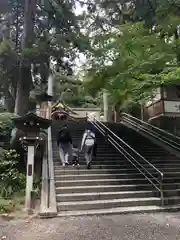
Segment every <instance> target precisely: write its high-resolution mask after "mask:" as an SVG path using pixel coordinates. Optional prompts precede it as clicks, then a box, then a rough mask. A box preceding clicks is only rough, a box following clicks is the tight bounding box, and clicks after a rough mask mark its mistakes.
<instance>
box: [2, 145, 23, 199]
mask: <svg viewBox="0 0 180 240" xmlns="http://www.w3.org/2000/svg"><path fill="white" fill-rule="evenodd" d="M18 159H19V155H18V154H17V153H16V150H4V149H2V148H0V195H1V196H2V197H4V198H7V197H11V196H12V195H13V194H14V193H15V192H19V191H21V190H22V189H25V181H26V177H25V175H24V174H22V173H20V172H19V171H18V170H17V168H16V165H17V163H18Z"/></svg>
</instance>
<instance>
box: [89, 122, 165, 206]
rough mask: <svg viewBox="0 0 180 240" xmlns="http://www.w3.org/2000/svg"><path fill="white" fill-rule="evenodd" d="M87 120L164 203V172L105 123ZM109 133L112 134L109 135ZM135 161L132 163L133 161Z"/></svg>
mask: <svg viewBox="0 0 180 240" xmlns="http://www.w3.org/2000/svg"><path fill="white" fill-rule="evenodd" d="M88 119H89V121H90V122H91V123H92V124H93V125H94V126H95V127H96V129H97V130H98V131H99V132H100V133H101V134H102V135H104V136H106V137H107V138H108V141H109V142H110V143H111V144H112V145H113V146H114V147H115V148H116V149H117V150H118V151H119V152H120V153H121V154H123V156H124V157H125V158H126V159H127V160H128V161H129V162H131V164H132V165H133V166H134V167H135V168H136V169H137V170H138V171H139V172H140V173H141V174H142V175H143V176H144V177H145V178H146V179H147V180H148V181H149V182H150V183H151V184H152V185H153V186H154V187H155V188H156V189H157V190H158V191H159V192H160V197H161V204H162V206H163V205H164V193H163V180H164V174H163V173H162V172H161V171H160V170H159V169H157V168H156V167H155V166H154V165H153V164H151V163H150V162H149V161H148V160H147V159H145V158H144V157H143V156H142V155H140V154H139V153H138V152H136V151H135V150H134V149H133V148H131V147H130V146H129V145H128V144H127V143H126V142H124V141H123V140H122V139H121V138H120V137H118V136H117V135H116V134H115V133H114V132H112V131H111V130H110V129H109V128H108V127H107V126H106V125H105V124H103V123H102V122H100V121H98V120H97V119H96V118H94V119H93V120H91V119H90V118H88ZM108 132H109V133H111V134H112V135H113V137H112V136H110V135H109V134H108ZM114 137H115V138H116V139H118V140H119V141H120V142H121V143H123V144H124V145H125V146H126V147H127V148H128V149H130V150H131V151H132V152H133V153H135V154H136V156H139V157H140V158H141V159H142V160H143V161H145V162H146V163H148V164H149V166H151V167H152V168H153V170H155V171H156V172H157V174H159V176H160V179H161V181H158V179H157V178H155V177H154V176H153V175H152V174H151V173H150V172H149V171H148V170H147V169H146V168H145V167H144V166H143V165H142V164H141V163H140V162H139V161H137V160H136V159H135V158H134V157H133V156H132V155H131V154H130V153H129V152H127V151H126V150H125V149H124V147H122V146H121V145H120V144H119V143H118V142H117V141H116V140H115V139H114ZM133 161H134V162H135V163H134V162H133ZM136 164H138V165H139V166H140V167H141V169H143V170H144V171H145V172H146V173H144V172H142V171H141V169H140V168H139V167H138V166H137V165H136ZM147 175H149V176H150V177H151V178H152V179H154V180H155V181H156V183H157V184H159V187H158V186H157V185H156V184H155V183H154V182H153V181H152V180H151V179H150V178H149V177H148V176H147Z"/></svg>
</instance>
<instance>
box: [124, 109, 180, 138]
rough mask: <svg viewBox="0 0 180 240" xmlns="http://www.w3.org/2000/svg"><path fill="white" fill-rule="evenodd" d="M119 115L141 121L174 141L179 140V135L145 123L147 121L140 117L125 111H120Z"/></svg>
mask: <svg viewBox="0 0 180 240" xmlns="http://www.w3.org/2000/svg"><path fill="white" fill-rule="evenodd" d="M121 116H126V117H128V118H130V119H133V120H134V121H136V122H139V123H142V124H144V125H146V126H149V127H150V128H153V129H155V130H157V131H159V132H161V133H163V134H165V135H169V136H171V137H172V138H174V139H175V140H176V141H177V139H178V140H179V141H180V137H178V136H175V135H173V134H172V133H170V132H167V131H165V130H163V129H161V128H158V127H156V126H153V125H152V124H149V123H147V122H145V121H143V120H141V119H138V118H136V117H134V116H132V115H130V114H127V113H124V112H123V113H122V114H121Z"/></svg>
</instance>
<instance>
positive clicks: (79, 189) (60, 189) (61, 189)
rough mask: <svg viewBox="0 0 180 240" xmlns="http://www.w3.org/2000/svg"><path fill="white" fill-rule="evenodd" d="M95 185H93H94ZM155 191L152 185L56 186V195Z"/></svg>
mask: <svg viewBox="0 0 180 240" xmlns="http://www.w3.org/2000/svg"><path fill="white" fill-rule="evenodd" d="M92 184H93V183H92ZM152 189H153V190H154V189H155V188H154V187H153V186H151V185H150V184H138V185H136V184H131V185H128V184H126V185H123V184H121V185H118V184H114V185H108V184H107V185H89V186H88V185H87V186H86V185H83V186H56V194H61V193H64V194H65V193H85V192H98V193H100V192H112V191H114V192H115V191H123V192H125V191H142V190H152Z"/></svg>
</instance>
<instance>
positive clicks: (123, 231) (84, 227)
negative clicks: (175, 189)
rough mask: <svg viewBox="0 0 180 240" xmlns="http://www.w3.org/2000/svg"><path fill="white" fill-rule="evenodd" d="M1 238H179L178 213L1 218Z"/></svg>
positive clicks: (155, 239)
mask: <svg viewBox="0 0 180 240" xmlns="http://www.w3.org/2000/svg"><path fill="white" fill-rule="evenodd" d="M0 239H6V240H42V239H43V240H135V239H136V240H167V239H168V240H180V213H179V214H164V213H161V214H142V215H134V214H133V215H119V216H99V217H96V216H93V217H78V218H55V219H46V220H42V219H32V220H30V221H29V222H28V221H25V220H18V221H17V220H16V221H11V222H3V221H0Z"/></svg>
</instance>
